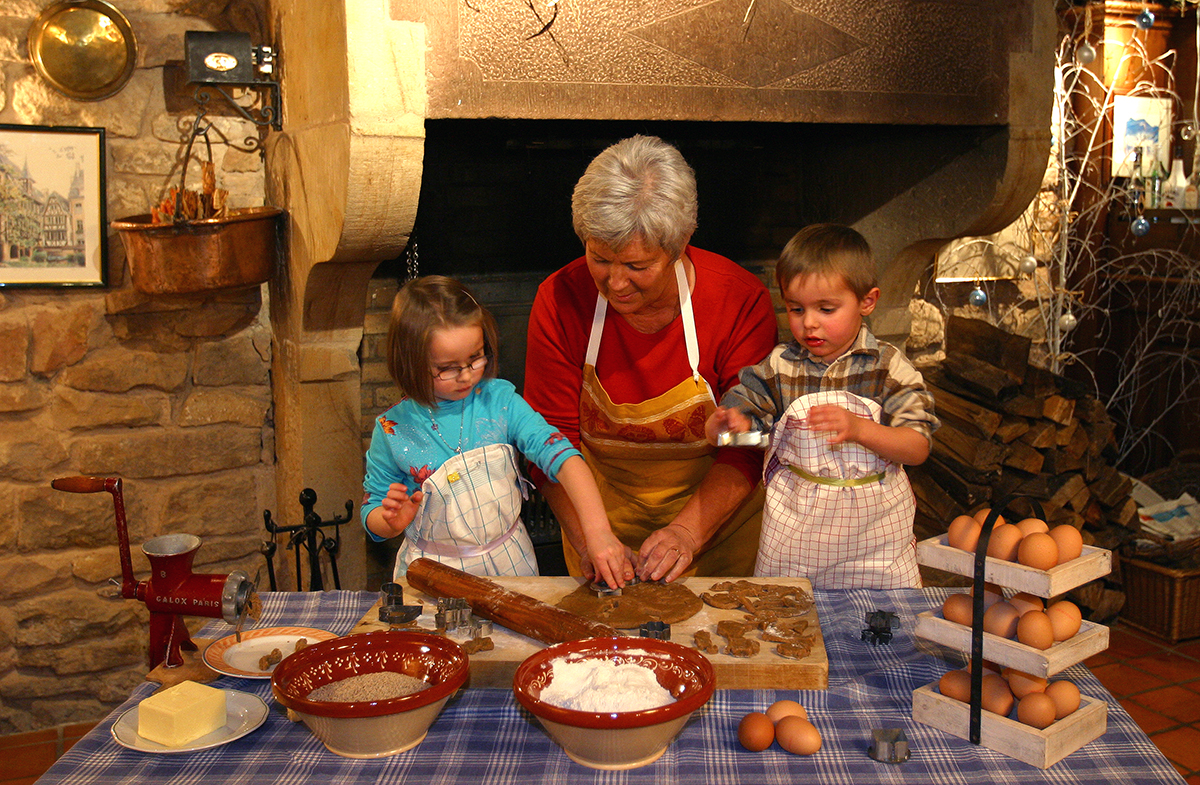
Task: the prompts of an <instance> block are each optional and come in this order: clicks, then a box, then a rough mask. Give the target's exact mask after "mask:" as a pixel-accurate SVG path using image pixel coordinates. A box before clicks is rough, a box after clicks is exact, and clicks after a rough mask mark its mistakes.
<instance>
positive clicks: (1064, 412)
mask: <svg viewBox="0 0 1200 785" xmlns="http://www.w3.org/2000/svg"><path fill="white" fill-rule="evenodd" d="M1042 416H1043V417H1045V418H1046V419H1047V420H1053V421H1054V422H1056V423H1058V424H1059V425H1070V424H1071V421H1072V420H1073V419H1074V418H1075V401H1073V400H1071V399H1070V398H1064V397H1063V396H1061V395H1051V396H1050V397H1049V398H1047V399H1046V400H1045V401H1043V402H1042Z"/></svg>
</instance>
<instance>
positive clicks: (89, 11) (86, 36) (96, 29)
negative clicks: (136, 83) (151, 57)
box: [29, 0, 137, 101]
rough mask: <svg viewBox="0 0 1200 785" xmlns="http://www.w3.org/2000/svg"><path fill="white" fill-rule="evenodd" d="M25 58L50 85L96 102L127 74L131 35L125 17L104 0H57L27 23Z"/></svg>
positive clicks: (133, 57) (133, 58) (132, 56)
mask: <svg viewBox="0 0 1200 785" xmlns="http://www.w3.org/2000/svg"><path fill="white" fill-rule="evenodd" d="M29 59H30V60H32V61H33V67H34V68H36V69H37V72H38V73H39V74H41V75H42V78H44V79H45V80H46V81H47V82H49V83H50V86H51V87H53V88H54V89H55V90H58V91H59V92H60V93H63V94H64V95H66V96H69V97H71V98H75V99H78V100H81V101H99V100H101V99H103V98H108V97H109V96H111V95H114V94H116V93H117V92H119V91H120V90H121V88H122V87H124V86H125V83H126V82H128V81H129V77H130V76H132V75H133V68H134V66H135V65H136V64H137V40H136V39H135V38H134V35H133V28H132V27H130V26H129V20H128V19H126V18H125V16H124V15H123V14H122V13H121V12H120V11H118V10H117V9H116V8H114V7H113V6H112V5H111V4H109V3H107V2H104V0H60V2H56V3H53V4H51V5H49V6H47V7H46V8H45V9H44V10H43V11H42V12H41V13H40V14H38V18H37V20H36V21H35V22H34V23H33V26H32V27H31V28H29Z"/></svg>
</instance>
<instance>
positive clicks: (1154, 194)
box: [1146, 158, 1167, 210]
mask: <svg viewBox="0 0 1200 785" xmlns="http://www.w3.org/2000/svg"><path fill="white" fill-rule="evenodd" d="M1166 184H1167V170H1166V169H1164V168H1163V164H1162V161H1161V160H1159V159H1158V158H1155V159H1154V163H1153V164H1152V165H1151V166H1150V177H1149V183H1148V185H1147V188H1146V209H1147V210H1157V209H1159V208H1161V207H1162V206H1163V190H1164V189H1165V188H1166Z"/></svg>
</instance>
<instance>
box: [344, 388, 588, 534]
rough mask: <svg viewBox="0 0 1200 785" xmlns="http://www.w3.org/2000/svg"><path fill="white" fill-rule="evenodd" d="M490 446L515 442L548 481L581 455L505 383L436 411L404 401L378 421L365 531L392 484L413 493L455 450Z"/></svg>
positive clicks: (444, 403) (370, 464)
mask: <svg viewBox="0 0 1200 785" xmlns="http://www.w3.org/2000/svg"><path fill="white" fill-rule="evenodd" d="M434 423H437V427H436V428H434V425H433V424H434ZM489 444H511V445H512V446H513V447H515V448H516V449H517V451H519V452H520V453H522V454H523V455H524V456H525V457H526V458H528V459H529V460H530V461H531V462H533V463H534V464H535V465H536V466H537V467H538V468H539V469H541V470H542V471H543V472H545V473H546V475H547V476H548V477H550V479H554V478H556V477H557V476H558V470H559V468H560V467H561V466H562V464H563V461H565V460H567V459H568V458H570V457H571V456H572V455H580V453H579V451H578V450H576V449H575V448H574V447H572V446H571V442H570V441H568V439H567V437H566V436H564V435H563V434H562V433H560V432H559V431H558V430H556V429H555V428H553V427H551V426H550V424H549V423H547V422H546V420H545V418H544V417H542V415H540V414H538V413H537V412H535V411H534V410H533V409H532V408H531V407H530V406H529V404H527V403H526V402H525V399H524V398H522V397H521V396H520V395H517V389H516V387H514V386H513V384H512V382H509V381H507V380H505V379H484V380H482V381H480V382H479V384H477V385H475V389H473V390H471V394H470V395H468V396H467V397H466V398H464V399H463V400H461V401H439V402H438V405H437V408H434V409H431V408H429V407H427V406H422V405H421V404H419V403H417V402H415V401H412V400H410V399H408V398H405V399H404V400H402V401H400V403H398V404H396V405H395V406H393V407H392V408H390V409H388V410H387V411H386V412H384V413H383V414H381V415H380V416H379V417H377V418H375V430H374V433H372V435H371V446H370V448H368V449H367V457H366V463H367V471H366V476H365V477H364V478H363V501H362V511H361V514H362V521H363V526H364V528H365V527H366V521H367V515H369V514H370V512H371V510H373V509H375V508H376V507H378V506H379V505H380V504H381V503H382V502H383V498H384V496H386V495H387V491H388V486H389V485H391V484H392V483H395V482H398V483H403V484H404V486H405V487H406V488H408V490H409V493H412V492H413V491H416V490H419V489H420V488H421V483H423V482H424V481H425V480H426V478H428V477H429V476H430V475H431V474H433V473H434V472H435V471H437V470H438V468H439V467H440V466H441V465H442V464H443V463H445V462H446V461H447V460H449V459H450V458H451V457H452V456H453V455H454V454H455V448H458V447H461V451H462V452H468V451H470V450H473V449H475V448H477V447H484V446H486V445H489ZM580 457H582V456H580ZM367 534H368V535H369V536H370V537H371V539H373V540H375V541H376V542H381V541H383V540H384V539H385V538H383V537H380V536H378V535H377V534H375V533H374V532H372V531H371V530H369V529H368V530H367Z"/></svg>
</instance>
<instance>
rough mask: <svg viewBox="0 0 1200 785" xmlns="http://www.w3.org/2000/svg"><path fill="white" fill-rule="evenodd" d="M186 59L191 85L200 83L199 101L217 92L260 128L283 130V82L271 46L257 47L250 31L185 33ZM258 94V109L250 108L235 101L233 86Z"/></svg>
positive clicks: (203, 100) (197, 92) (188, 78)
mask: <svg viewBox="0 0 1200 785" xmlns="http://www.w3.org/2000/svg"><path fill="white" fill-rule="evenodd" d="M183 46H184V60H185V62H186V66H187V81H188V84H194V85H196V86H197V87H196V93H195V97H196V101H197V102H198V103H200V104H201V105H205V104H207V103H208V101H209V99H210V98H211V97H212V94H211V92H210V91H216V92H217V93H220V94H221V95H222V96H224V98H225V100H226V101H227V102H229V104H230V105H231V106H232V107H233V108H234V109H236V110H237V111H238V112H239V113H240V114H241V115H242V116H243V117H244V118H246V119H247V120H249V121H250V122H252V123H254V124H255V125H257V126H258V127H260V128H264V127H266V126H270V127H271V128H274V129H275V130H276V131H281V130H283V125H282V117H281V116H280V115H281V112H280V98H279V82H278V81H276V80H275V79H274V73H275V67H276V65H277V64H278V62H277V58H278V55H277V53H276V52H275V50H274V49H273V48H272V47H270V46H253V45H252V44H251V43H250V34H249V33H237V32H224V31H217V32H204V31H199V30H188V31H187V32H186V33H184V39H183ZM235 87H240V88H245V89H248V90H254V91H255V92H256V93H258V96H259V100H258V102H257V103H258V107H259V108H258V109H254V108H253V107H251V108H247V107H245V106H242V105H241V104H239V103H238V102H237V101H235V100H234V96H233V93H232V92H231V91H232V89H233V88H235Z"/></svg>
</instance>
